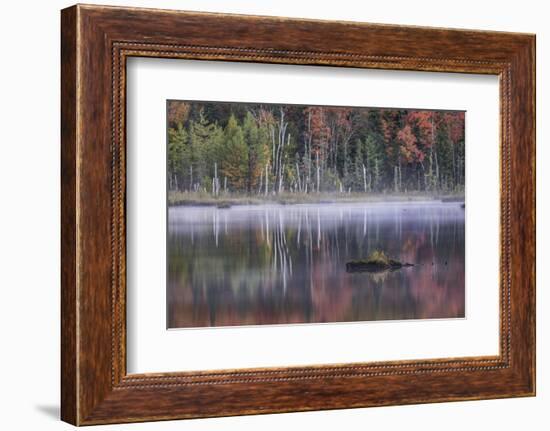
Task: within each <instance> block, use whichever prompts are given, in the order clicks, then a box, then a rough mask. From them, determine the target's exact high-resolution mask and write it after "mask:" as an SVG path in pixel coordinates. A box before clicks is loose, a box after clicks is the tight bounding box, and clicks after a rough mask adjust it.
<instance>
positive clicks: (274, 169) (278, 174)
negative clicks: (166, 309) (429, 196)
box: [167, 101, 465, 195]
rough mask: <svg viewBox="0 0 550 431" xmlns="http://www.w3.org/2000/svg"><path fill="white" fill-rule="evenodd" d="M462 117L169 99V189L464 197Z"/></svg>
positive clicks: (448, 113)
mask: <svg viewBox="0 0 550 431" xmlns="http://www.w3.org/2000/svg"><path fill="white" fill-rule="evenodd" d="M464 122H465V115H464V112H462V111H434V110H412V109H387V108H356V107H332V106H330V107H326V106H298V105H271V104H244V103H217V102H181V101H169V102H168V106H167V126H168V180H169V187H170V189H171V190H180V191H202V192H206V193H212V194H219V193H241V194H245V193H246V194H249V195H250V194H257V195H267V194H277V193H280V192H283V191H284V192H290V193H316V192H338V193H349V192H357V193H359V192H363V193H407V192H423V193H434V194H436V193H442V192H458V193H460V192H463V190H464V182H465V142H464V139H465V133H464V130H465V124H464Z"/></svg>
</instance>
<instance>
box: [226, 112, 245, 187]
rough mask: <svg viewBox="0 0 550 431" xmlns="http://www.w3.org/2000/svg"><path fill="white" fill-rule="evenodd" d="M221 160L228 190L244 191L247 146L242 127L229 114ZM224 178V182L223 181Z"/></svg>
mask: <svg viewBox="0 0 550 431" xmlns="http://www.w3.org/2000/svg"><path fill="white" fill-rule="evenodd" d="M222 155H223V158H222V161H221V173H222V176H223V177H225V178H227V185H228V188H229V191H245V190H246V179H247V173H248V148H247V146H246V143H245V141H244V134H243V130H242V128H241V127H240V126H239V124H238V123H237V120H236V119H235V116H233V115H231V116H230V117H229V121H228V122H227V126H226V127H225V130H224V137H223V151H222ZM225 178H224V182H225Z"/></svg>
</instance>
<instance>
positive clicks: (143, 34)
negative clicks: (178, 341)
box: [61, 5, 535, 425]
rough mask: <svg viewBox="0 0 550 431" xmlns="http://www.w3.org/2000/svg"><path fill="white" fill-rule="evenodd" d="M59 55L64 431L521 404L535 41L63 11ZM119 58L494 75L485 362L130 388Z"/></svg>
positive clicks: (530, 253)
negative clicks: (495, 213)
mask: <svg viewBox="0 0 550 431" xmlns="http://www.w3.org/2000/svg"><path fill="white" fill-rule="evenodd" d="M61 46H62V63H61V71H62V93H61V107H62V115H61V117H62V118H61V121H62V134H61V139H62V148H61V162H62V163H61V169H62V180H61V188H62V201H61V205H62V216H61V217H62V219H61V221H62V245H61V253H62V295H61V305H62V326H61V332H62V333H61V339H62V345H61V350H62V352H61V353H62V373H61V375H62V381H61V386H62V391H61V416H62V419H63V420H65V421H67V422H70V423H72V424H76V425H87V424H101V423H113V422H136V421H148V420H162V419H177V418H192V417H209V416H226V415H239V414H254V413H272V412H288V411H306V410H320V409H336V408H351V407H366V406H380V405H390V404H411V403H424V402H441V401H454V400H472V399H485V398H502V397H512V396H529V395H534V393H535V135H534V133H535V126H534V118H535V107H534V106H535V105H534V102H535V37H534V36H533V35H525V34H512V33H497V32H484V31H465V30H447V29H435V28H422V27H401V26H389V25H374V24H361V23H351V22H329V21H311V20H296V19H284V18H271V17H253V16H239V15H218V14H205V13H195V12H193V13H189V12H176V11H164V10H148V9H131V8H116V7H101V6H80V5H79V6H73V7H71V8H68V9H65V10H63V11H62V26H61ZM131 56H138V57H164V58H183V59H196V60H223V61H240V62H258V63H260V62H261V63H285V64H301V65H330V66H345V67H356V68H376V69H401V70H416V71H441V72H462V73H481V74H494V75H498V76H499V77H500V150H501V151H500V154H501V164H500V166H501V194H500V203H501V204H500V207H501V212H500V214H501V215H500V226H501V231H500V232H501V234H500V238H501V240H500V256H501V258H500V353H499V355H498V356H494V357H466V358H444V359H434V360H415V361H399V362H396V361H392V362H378V363H353V364H336V365H334V364H331V365H326V366H303V367H292V368H265V369H239V370H225V371H208V370H206V371H203V372H181V373H158V374H131V375H128V374H127V373H126V365H125V364H126V350H125V344H126V342H125V338H126V335H125V334H126V327H125V320H126V310H125V298H126V285H125V280H126V272H125V271H126V266H125V264H126V262H125V251H126V249H125V191H126V183H125V181H126V172H125V151H126V138H125V116H126V114H125V98H126V86H125V84H126V59H127V58H128V57H131ZM496 222H499V221H498V220H495V223H496Z"/></svg>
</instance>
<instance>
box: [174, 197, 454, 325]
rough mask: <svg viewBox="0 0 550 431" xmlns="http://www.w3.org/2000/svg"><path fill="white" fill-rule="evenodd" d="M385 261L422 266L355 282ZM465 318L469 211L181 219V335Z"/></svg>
mask: <svg viewBox="0 0 550 431" xmlns="http://www.w3.org/2000/svg"><path fill="white" fill-rule="evenodd" d="M375 249H382V250H384V251H386V253H387V254H389V255H391V256H392V257H394V258H396V259H399V260H401V261H406V262H411V263H415V264H417V265H416V266H414V267H412V268H404V269H401V270H398V271H394V272H384V273H376V274H369V273H351V274H350V273H347V272H346V262H347V261H350V260H353V259H361V258H365V257H366V256H368V254H369V253H370V252H371V251H373V250H375ZM463 316H464V210H463V209H462V208H461V207H460V204H457V203H405V204H403V203H400V204H364V203H354V204H318V205H287V206H284V205H256V206H234V207H231V208H225V209H221V208H216V207H207V206H204V207H184V206H182V207H171V208H169V212H168V325H169V327H171V328H177V327H200V326H230V325H258V324H284V323H307V322H310V323H317V322H342V321H367V320H393V319H427V318H451V317H463Z"/></svg>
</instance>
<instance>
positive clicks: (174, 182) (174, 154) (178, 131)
mask: <svg viewBox="0 0 550 431" xmlns="http://www.w3.org/2000/svg"><path fill="white" fill-rule="evenodd" d="M187 141H188V135H187V131H186V130H185V128H184V127H183V125H182V124H181V123H179V124H178V126H177V128H170V129H168V166H167V169H168V187H169V189H170V190H180V189H181V188H183V181H182V179H183V178H182V177H183V173H184V170H185V169H186V167H187V166H188V165H189V164H190V157H189V147H188V145H187Z"/></svg>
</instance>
